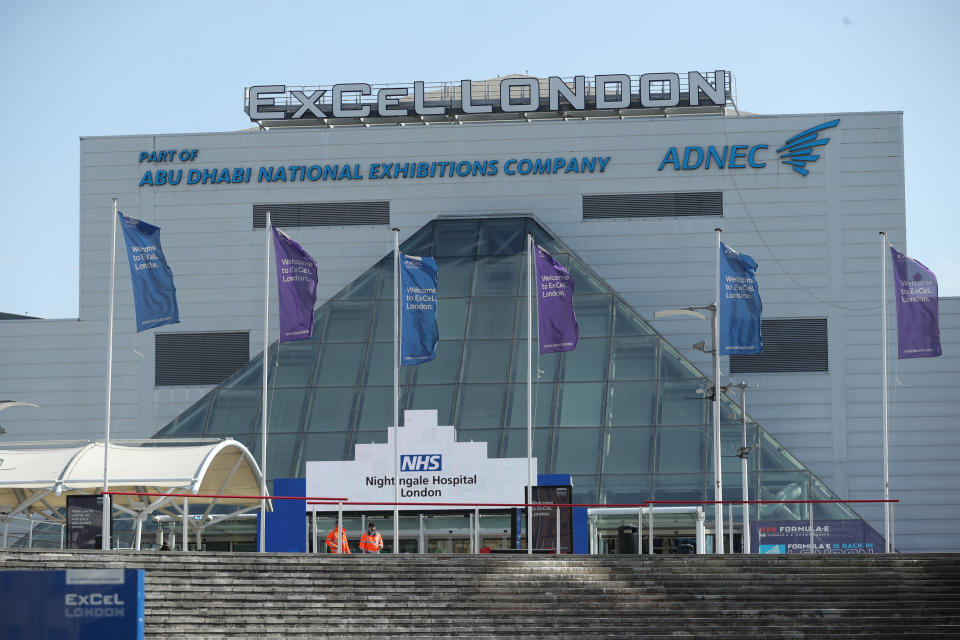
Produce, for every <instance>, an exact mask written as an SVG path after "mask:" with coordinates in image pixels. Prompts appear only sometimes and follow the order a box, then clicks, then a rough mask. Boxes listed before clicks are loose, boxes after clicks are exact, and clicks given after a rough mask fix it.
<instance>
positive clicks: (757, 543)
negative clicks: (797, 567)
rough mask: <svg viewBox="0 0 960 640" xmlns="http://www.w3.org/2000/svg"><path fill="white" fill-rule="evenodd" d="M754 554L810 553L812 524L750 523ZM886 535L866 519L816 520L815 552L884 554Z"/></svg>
mask: <svg viewBox="0 0 960 640" xmlns="http://www.w3.org/2000/svg"><path fill="white" fill-rule="evenodd" d="M750 526H751V528H752V531H751V538H750V540H751V547H752V548H751V550H750V551H751V553H772V554H779V553H786V554H788V553H810V524H809V523H808V522H801V521H796V520H793V521H782V522H781V521H778V522H769V521H757V522H751V523H750ZM883 549H884V542H883V536H881V535H880V534H879V533H877V532H876V531H875V530H874V529H873V527H871V526H870V525H868V524H867V523H866V522H864V521H863V520H814V521H813V550H814V553H882V552H883Z"/></svg>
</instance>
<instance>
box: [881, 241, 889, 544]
mask: <svg viewBox="0 0 960 640" xmlns="http://www.w3.org/2000/svg"><path fill="white" fill-rule="evenodd" d="M880 361H881V363H882V364H881V367H880V368H881V372H882V373H881V384H882V385H883V389H882V391H881V413H882V423H883V499H884V503H883V542H884V553H890V503H889V502H886V501H887V500H889V499H890V456H889V449H888V441H887V438H888V427H889V424H888V419H887V232H886V231H881V232H880Z"/></svg>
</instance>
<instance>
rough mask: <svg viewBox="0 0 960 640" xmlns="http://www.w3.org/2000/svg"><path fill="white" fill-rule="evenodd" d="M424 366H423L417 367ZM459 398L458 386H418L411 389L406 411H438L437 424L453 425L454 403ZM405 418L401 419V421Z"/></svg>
mask: <svg viewBox="0 0 960 640" xmlns="http://www.w3.org/2000/svg"><path fill="white" fill-rule="evenodd" d="M417 366H423V365H417ZM456 397H457V385H455V384H441V385H430V386H426V385H416V386H414V387H411V388H410V397H409V398H408V399H407V404H406V405H405V406H404V408H405V409H436V410H437V424H439V425H441V426H447V425H452V424H453V401H454V399H455V398H456ZM402 419H403V418H402V417H401V420H402Z"/></svg>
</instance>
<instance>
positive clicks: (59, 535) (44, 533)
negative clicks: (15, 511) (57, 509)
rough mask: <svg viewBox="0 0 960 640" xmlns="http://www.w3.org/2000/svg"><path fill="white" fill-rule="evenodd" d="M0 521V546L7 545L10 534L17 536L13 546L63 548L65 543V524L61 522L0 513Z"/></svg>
mask: <svg viewBox="0 0 960 640" xmlns="http://www.w3.org/2000/svg"><path fill="white" fill-rule="evenodd" d="M0 523H2V531H0V543H2V544H0V547H6V546H8V543H9V540H10V537H11V536H13V537H17V542H16V543H15V544H14V545H13V546H16V547H18V548H23V549H63V548H64V546H65V544H66V538H65V536H66V525H65V524H63V523H62V522H50V521H48V520H36V519H33V518H24V517H22V516H8V515H3V514H0ZM11 525H13V527H12V529H13V530H12V531H11Z"/></svg>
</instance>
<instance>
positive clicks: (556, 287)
mask: <svg viewBox="0 0 960 640" xmlns="http://www.w3.org/2000/svg"><path fill="white" fill-rule="evenodd" d="M534 255H535V256H536V257H535V259H536V264H537V285H536V287H537V328H538V329H539V331H540V339H539V342H540V353H556V352H558V351H573V350H574V349H576V348H577V340H578V338H579V337H580V326H579V325H578V324H577V316H576V314H575V313H574V312H573V278H572V277H570V273H569V272H568V271H567V269H566V268H565V267H564V266H563V265H562V264H560V263H559V262H557V261H556V260H554V258H553V256H551V255H550V254H549V253H547V252H546V251H545V250H544V249H543V247H541V246H539V245H536V251H535V253H534Z"/></svg>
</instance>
